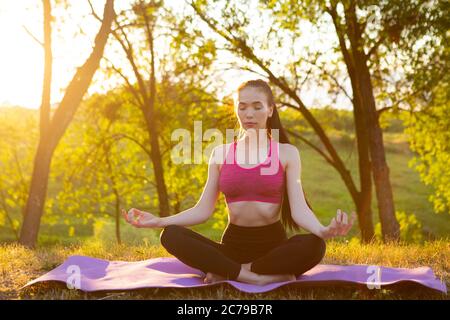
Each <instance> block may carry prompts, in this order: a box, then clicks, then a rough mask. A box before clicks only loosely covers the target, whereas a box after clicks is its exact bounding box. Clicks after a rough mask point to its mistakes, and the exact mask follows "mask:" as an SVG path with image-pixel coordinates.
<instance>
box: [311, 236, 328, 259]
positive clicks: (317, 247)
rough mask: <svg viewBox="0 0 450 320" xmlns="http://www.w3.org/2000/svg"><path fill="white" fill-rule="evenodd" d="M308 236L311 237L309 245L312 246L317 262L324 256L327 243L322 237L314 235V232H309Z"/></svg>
mask: <svg viewBox="0 0 450 320" xmlns="http://www.w3.org/2000/svg"><path fill="white" fill-rule="evenodd" d="M310 237H311V246H312V247H313V248H314V251H315V253H316V257H317V259H318V262H317V263H319V262H320V261H322V259H323V257H324V256H325V252H326V251H327V244H326V242H325V240H324V239H322V238H321V237H319V236H316V235H315V234H311V235H310Z"/></svg>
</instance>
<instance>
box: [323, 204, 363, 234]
mask: <svg viewBox="0 0 450 320" xmlns="http://www.w3.org/2000/svg"><path fill="white" fill-rule="evenodd" d="M355 219H356V214H355V212H352V215H351V217H350V220H349V219H348V215H347V213H345V212H344V211H341V209H338V210H337V214H336V217H334V218H333V219H332V220H331V223H330V224H329V225H328V226H327V227H324V228H323V229H322V231H321V238H323V239H329V238H333V237H338V236H345V235H346V234H347V233H348V232H349V231H350V229H351V228H352V226H353V222H355Z"/></svg>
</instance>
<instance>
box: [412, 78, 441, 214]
mask: <svg viewBox="0 0 450 320" xmlns="http://www.w3.org/2000/svg"><path fill="white" fill-rule="evenodd" d="M448 92H449V86H448V82H447V81H443V82H442V84H441V86H440V87H438V88H437V89H436V90H435V91H434V99H433V100H434V101H433V102H432V103H431V104H430V105H429V106H428V107H427V108H426V110H425V111H424V112H420V113H417V114H413V115H411V116H409V117H406V116H405V118H406V119H405V121H406V123H407V128H406V130H405V131H406V133H407V134H408V136H409V141H410V145H411V149H412V150H413V151H415V152H416V156H415V157H414V158H413V159H411V161H410V162H409V165H410V166H411V167H414V168H415V169H416V170H417V171H418V172H419V174H420V177H421V178H422V181H423V182H424V183H425V184H426V185H431V186H433V188H434V190H435V191H434V193H433V194H432V195H431V196H430V197H429V200H430V201H431V202H432V203H433V205H434V210H435V211H436V212H441V213H442V212H446V213H450V166H449V163H450V144H449V141H450V102H449V101H450V100H449V99H448Z"/></svg>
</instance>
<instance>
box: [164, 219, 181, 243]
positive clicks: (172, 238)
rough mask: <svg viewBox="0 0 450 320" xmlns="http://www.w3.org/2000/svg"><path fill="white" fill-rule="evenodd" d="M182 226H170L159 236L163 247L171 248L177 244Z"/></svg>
mask: <svg viewBox="0 0 450 320" xmlns="http://www.w3.org/2000/svg"><path fill="white" fill-rule="evenodd" d="M180 228H182V227H181V226H178V225H175V224H170V225H168V226H165V227H164V229H163V230H162V231H161V233H160V235H159V240H160V242H161V244H162V246H163V247H165V248H167V247H171V244H172V243H174V242H176V239H177V238H178V236H179V235H180Z"/></svg>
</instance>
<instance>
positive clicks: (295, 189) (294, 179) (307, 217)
mask: <svg viewBox="0 0 450 320" xmlns="http://www.w3.org/2000/svg"><path fill="white" fill-rule="evenodd" d="M286 149H287V151H286V154H287V164H286V176H287V178H286V179H287V188H288V196H289V204H290V209H291V214H292V218H293V220H294V221H295V223H296V224H297V225H299V226H300V227H302V228H303V229H306V230H308V231H309V232H311V233H313V234H315V235H316V236H318V237H321V238H323V239H327V238H332V237H335V236H343V235H346V234H347V232H348V231H349V230H350V229H351V228H352V225H353V222H354V221H355V218H356V215H355V213H354V212H353V213H352V215H351V218H350V219H348V216H347V214H346V213H345V212H343V211H341V210H340V209H338V210H337V214H336V217H335V218H333V219H332V221H331V223H330V225H328V226H327V227H324V226H323V225H322V224H321V223H320V221H319V220H318V219H317V217H316V215H315V214H314V212H312V210H311V209H310V208H309V207H308V204H307V203H306V200H305V196H304V193H303V188H302V183H301V161H300V153H299V152H298V149H297V148H296V147H295V146H293V145H289V144H288V145H286Z"/></svg>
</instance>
